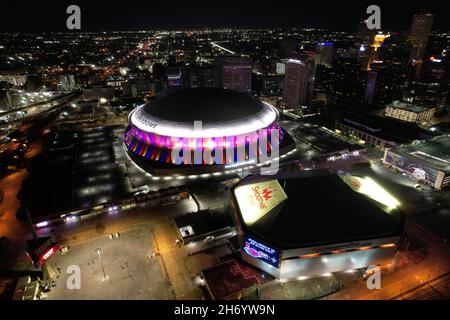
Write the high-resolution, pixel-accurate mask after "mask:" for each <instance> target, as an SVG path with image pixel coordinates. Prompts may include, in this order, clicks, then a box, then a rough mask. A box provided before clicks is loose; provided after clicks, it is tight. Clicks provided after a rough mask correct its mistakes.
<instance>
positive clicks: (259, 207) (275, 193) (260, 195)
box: [235, 180, 287, 225]
mask: <svg viewBox="0 0 450 320" xmlns="http://www.w3.org/2000/svg"><path fill="white" fill-rule="evenodd" d="M235 195H236V199H237V202H238V204H239V208H240V210H241V212H242V217H243V219H244V222H245V223H246V224H247V225H251V224H253V223H255V222H256V221H258V220H259V219H261V218H262V217H263V216H265V215H266V214H267V213H268V212H269V211H271V210H272V209H273V208H275V207H276V206H277V205H278V204H280V203H281V202H283V201H284V200H286V199H287V195H286V193H285V192H284V190H283V188H282V187H281V186H280V184H279V183H278V181H277V180H269V181H264V182H259V183H253V184H249V185H243V186H239V187H238V188H236V190H235Z"/></svg>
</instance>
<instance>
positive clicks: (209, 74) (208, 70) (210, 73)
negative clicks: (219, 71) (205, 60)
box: [195, 64, 215, 88]
mask: <svg viewBox="0 0 450 320" xmlns="http://www.w3.org/2000/svg"><path fill="white" fill-rule="evenodd" d="M195 70H196V76H197V81H198V86H199V87H207V88H214V85H215V81H214V66H213V65H210V64H201V65H198V66H197V67H196V69H195Z"/></svg>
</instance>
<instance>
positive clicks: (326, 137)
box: [295, 124, 364, 154]
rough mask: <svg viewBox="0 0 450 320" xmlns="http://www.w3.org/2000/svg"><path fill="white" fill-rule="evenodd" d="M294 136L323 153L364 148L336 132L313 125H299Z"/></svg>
mask: <svg viewBox="0 0 450 320" xmlns="http://www.w3.org/2000/svg"><path fill="white" fill-rule="evenodd" d="M295 137H297V138H298V139H300V140H303V141H304V142H306V143H308V144H310V145H311V146H312V147H313V148H315V149H317V150H319V151H320V152H322V153H324V154H327V153H335V152H339V151H355V150H361V149H364V147H362V146H360V145H357V144H354V143H350V142H347V141H345V140H343V139H342V138H340V137H339V136H338V135H337V134H335V133H334V132H332V131H330V130H328V129H324V128H321V127H318V126H315V125H309V124H304V125H300V126H299V127H298V128H297V129H296V130H295Z"/></svg>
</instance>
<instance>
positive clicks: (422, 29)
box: [409, 13, 434, 60]
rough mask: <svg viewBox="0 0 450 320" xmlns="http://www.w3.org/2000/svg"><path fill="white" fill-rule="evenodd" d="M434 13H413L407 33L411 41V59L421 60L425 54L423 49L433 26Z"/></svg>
mask: <svg viewBox="0 0 450 320" xmlns="http://www.w3.org/2000/svg"><path fill="white" fill-rule="evenodd" d="M433 21H434V15H433V14H431V13H419V14H415V15H414V18H413V22H412V25H411V31H410V33H409V40H410V42H411V53H410V59H411V60H422V59H423V57H424V56H425V49H426V47H427V43H428V37H429V36H430V33H431V28H432V26H433Z"/></svg>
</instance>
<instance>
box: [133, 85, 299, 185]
mask: <svg viewBox="0 0 450 320" xmlns="http://www.w3.org/2000/svg"><path fill="white" fill-rule="evenodd" d="M277 121H278V112H277V110H276V109H275V108H274V107H273V106H271V105H270V104H267V103H265V102H262V101H260V100H258V99H256V98H254V97H252V96H250V95H248V94H244V93H239V92H235V91H231V90H225V89H217V88H195V89H184V90H178V91H175V92H172V93H169V94H167V95H164V96H162V97H160V98H157V99H155V100H153V101H151V102H149V103H147V104H145V105H142V106H140V107H138V108H136V109H134V110H133V111H132V112H131V113H130V115H129V126H128V128H127V130H126V133H125V145H126V147H127V149H128V154H129V155H130V157H131V158H132V160H133V161H134V162H135V163H136V164H137V165H138V166H140V167H141V168H142V169H144V170H145V171H146V172H148V173H150V174H152V175H156V176H158V175H166V176H167V175H174V176H175V175H181V176H182V175H184V176H186V175H199V174H200V175H201V174H211V173H216V174H221V173H224V172H225V173H227V172H230V173H231V172H233V171H237V170H239V169H252V168H254V167H255V168H256V167H257V166H264V165H270V163H272V162H273V161H278V160H279V158H280V157H285V156H286V155H287V154H288V153H292V152H293V151H294V149H295V143H294V141H293V140H292V138H291V137H290V136H289V135H288V134H287V132H285V131H284V130H283V129H282V128H281V127H280V126H279V125H278V123H277ZM275 151H276V152H275Z"/></svg>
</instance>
